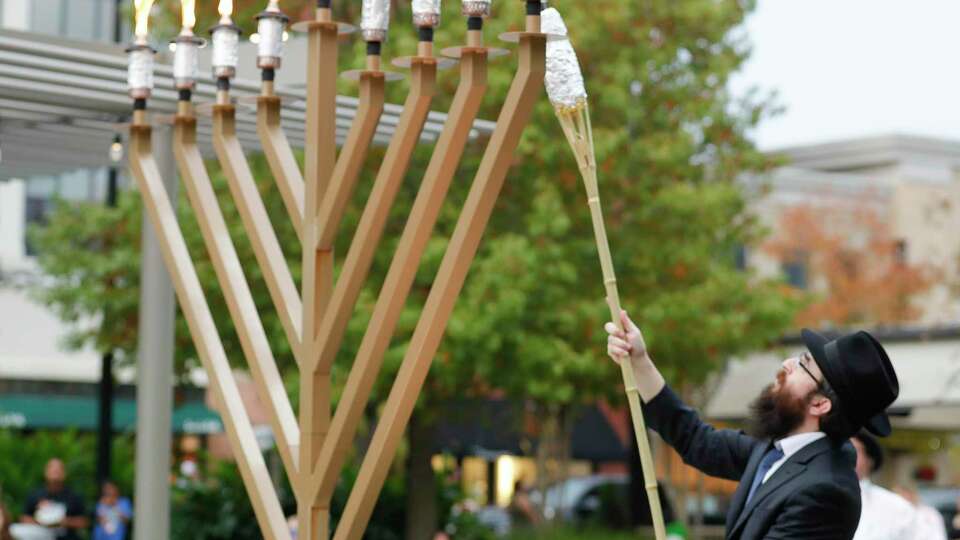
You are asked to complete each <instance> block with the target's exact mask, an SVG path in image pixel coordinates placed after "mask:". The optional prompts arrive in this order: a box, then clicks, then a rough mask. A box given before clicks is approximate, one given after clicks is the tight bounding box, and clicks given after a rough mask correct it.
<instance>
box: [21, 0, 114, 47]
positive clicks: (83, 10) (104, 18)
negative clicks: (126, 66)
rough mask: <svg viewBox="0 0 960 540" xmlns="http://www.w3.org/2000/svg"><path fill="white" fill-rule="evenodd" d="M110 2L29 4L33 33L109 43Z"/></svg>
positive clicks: (33, 0) (42, 0) (45, 0)
mask: <svg viewBox="0 0 960 540" xmlns="http://www.w3.org/2000/svg"><path fill="white" fill-rule="evenodd" d="M116 9H117V3H116V2H115V1H113V0H30V21H29V28H30V30H31V31H33V32H37V33H40V34H48V35H54V36H60V37H66V38H71V39H81V40H92V41H113V21H114V16H115V13H116Z"/></svg>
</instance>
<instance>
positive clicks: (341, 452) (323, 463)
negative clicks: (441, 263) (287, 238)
mask: <svg viewBox="0 0 960 540" xmlns="http://www.w3.org/2000/svg"><path fill="white" fill-rule="evenodd" d="M460 73H461V74H460V84H459V85H458V87H457V92H456V94H455V95H454V98H453V103H452V105H451V107H450V111H449V112H448V114H447V122H446V124H445V125H444V128H443V132H442V133H441V134H440V138H439V140H438V141H437V145H436V147H435V148H434V151H433V155H432V156H431V158H430V164H429V165H428V166H427V170H426V173H425V175H424V178H423V182H422V183H421V185H420V189H419V191H418V193H417V198H416V200H415V201H414V204H413V209H412V210H411V212H410V216H409V217H408V218H407V224H406V226H405V227H404V230H403V235H402V236H401V237H400V243H399V245H398V247H397V252H396V254H395V255H394V258H393V261H392V262H391V264H390V269H389V271H388V272H387V277H386V279H385V280H384V282H383V286H382V287H381V289H380V296H379V298H378V299H377V304H376V306H375V307H374V310H373V315H372V317H371V319H370V323H369V325H368V327H367V331H366V333H365V334H364V337H363V341H362V342H361V344H360V350H359V352H358V353H357V357H356V358H355V360H354V362H353V364H352V368H351V370H350V376H349V378H348V379H347V382H346V385H345V386H344V390H343V398H342V399H341V400H340V404H339V405H338V406H337V410H336V413H335V414H334V417H333V422H332V423H331V425H330V432H329V435H328V437H327V440H326V441H325V442H324V444H323V449H322V450H321V453H320V464H319V466H318V467H317V470H316V473H315V475H320V478H319V483H318V484H316V485H317V489H318V490H319V497H320V498H321V499H323V500H326V499H329V498H330V497H331V496H332V495H333V490H334V488H335V487H336V483H337V479H338V478H339V477H340V473H341V472H342V470H343V465H344V462H345V461H346V458H347V453H348V451H349V448H350V446H351V443H352V441H353V439H354V436H355V435H356V433H357V428H358V426H359V424H360V420H361V418H362V417H363V411H364V408H365V407H366V405H367V402H368V400H369V398H370V393H371V391H372V389H373V385H374V382H375V381H376V377H377V373H378V372H379V371H380V367H381V365H382V363H383V356H384V354H385V352H386V350H387V347H388V346H389V344H390V338H391V336H392V335H393V332H394V330H395V329H396V325H397V322H398V320H399V318H400V314H401V312H402V310H403V306H404V303H405V302H406V299H407V296H408V295H409V293H410V289H411V287H412V285H413V281H414V278H415V277H416V273H417V268H418V266H419V262H420V259H421V257H422V256H423V252H424V250H425V248H426V246H427V243H428V242H429V240H430V235H431V233H432V232H433V228H434V226H435V224H436V221H437V217H438V215H439V213H440V208H441V207H442V206H443V201H444V199H445V197H446V195H447V191H448V189H449V187H450V182H451V181H452V179H453V176H454V174H455V173H456V170H457V165H458V164H459V162H460V158H461V157H462V156H463V150H464V147H465V146H466V143H467V140H468V139H469V135H470V129H471V128H472V126H473V121H474V119H475V118H476V116H477V112H478V111H479V109H480V104H481V102H482V100H483V95H484V92H485V90H486V87H487V51H486V49H484V48H482V47H478V48H475V49H472V50H469V49H468V50H465V51H464V53H463V55H462V63H461V65H460Z"/></svg>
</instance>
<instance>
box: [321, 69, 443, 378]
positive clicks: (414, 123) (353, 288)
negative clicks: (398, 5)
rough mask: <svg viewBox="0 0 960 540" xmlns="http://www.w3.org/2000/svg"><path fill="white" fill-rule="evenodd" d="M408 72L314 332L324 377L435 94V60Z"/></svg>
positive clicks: (348, 318) (335, 351) (360, 287)
mask: <svg viewBox="0 0 960 540" xmlns="http://www.w3.org/2000/svg"><path fill="white" fill-rule="evenodd" d="M412 68H413V75H412V84H411V88H410V93H409V94H408V96H407V99H406V101H405V102H404V105H403V113H402V114H401V115H400V121H399V123H398V124H397V128H396V131H395V132H394V136H393V138H392V139H391V140H390V144H389V146H388V147H387V152H386V154H385V156H384V158H383V162H382V163H381V164H380V170H379V171H378V173H377V177H376V180H374V184H373V190H372V191H371V192H370V196H369V198H368V199H367V203H366V206H365V207H364V209H363V214H362V215H361V217H360V223H359V224H358V225H357V230H356V232H355V233H354V236H353V240H352V241H351V243H350V249H349V251H348V252H347V257H346V259H345V261H344V263H343V269H342V270H341V272H340V275H341V276H342V277H341V279H340V280H339V281H337V284H336V288H335V289H334V291H333V297H332V299H331V302H330V305H329V306H328V307H327V309H326V311H325V312H324V316H323V322H322V323H321V330H320V332H319V341H318V348H317V351H318V354H317V356H316V357H315V358H312V359H310V361H311V362H315V364H313V369H314V370H315V371H316V372H321V373H329V370H330V366H331V365H332V364H333V360H334V358H335V356H336V353H337V351H338V350H339V347H340V344H341V342H342V339H343V334H344V331H345V330H346V326H347V322H349V320H350V315H351V314H352V312H353V307H354V305H355V303H356V300H357V297H358V296H359V294H360V290H361V289H362V287H363V283H364V281H365V280H366V278H367V274H368V273H369V271H370V265H371V264H372V263H373V256H374V254H375V253H376V249H377V246H378V245H379V243H380V239H381V237H382V235H383V230H384V227H385V226H386V224H387V218H388V217H389V215H390V208H391V207H392V206H393V202H394V200H395V199H396V196H397V193H398V192H399V190H400V184H401V182H402V181H403V177H404V175H405V174H406V172H407V167H408V166H409V165H410V158H411V156H412V155H413V150H414V149H415V148H416V145H417V141H418V140H419V139H420V131H421V130H422V129H423V124H424V122H425V121H426V119H427V114H428V113H429V112H430V103H431V101H432V99H433V95H434V93H435V91H436V77H437V63H436V60H435V59H433V58H422V57H415V58H414V60H413V66H412Z"/></svg>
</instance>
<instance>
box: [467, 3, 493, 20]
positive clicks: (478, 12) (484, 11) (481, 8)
mask: <svg viewBox="0 0 960 540" xmlns="http://www.w3.org/2000/svg"><path fill="white" fill-rule="evenodd" d="M490 1H491V0H463V14H464V15H466V16H467V17H488V16H490Z"/></svg>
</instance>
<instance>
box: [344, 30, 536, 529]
mask: <svg viewBox="0 0 960 540" xmlns="http://www.w3.org/2000/svg"><path fill="white" fill-rule="evenodd" d="M532 19H535V20H533V21H531V20H528V28H529V29H530V30H531V31H530V32H529V33H524V34H523V35H522V36H521V38H520V65H519V68H518V70H517V74H516V75H515V77H514V80H513V83H512V84H511V86H510V91H509V93H508V94H507V98H506V101H505V103H504V106H503V108H502V110H501V111H500V116H499V118H498V120H497V127H496V129H495V130H494V132H493V135H492V137H491V139H490V143H489V144H488V146H487V149H486V151H485V152H484V155H483V160H482V161H481V163H480V168H479V169H478V171H477V174H476V178H475V179H474V183H473V185H472V186H471V189H470V193H469V195H468V196H467V201H466V203H465V204H464V207H463V211H462V213H461V215H460V219H459V220H458V221H457V226H456V228H455V230H454V233H453V236H452V237H451V239H450V244H449V246H448V248H447V252H446V253H445V254H444V257H443V261H442V262H441V264H440V269H439V271H438V272H437V277H436V279H435V280H434V282H433V286H432V287H431V289H430V294H429V296H428V297H427V301H426V304H425V306H424V309H423V312H422V314H421V316H420V321H419V322H418V323H417V327H416V330H415V331H414V334H413V337H412V339H411V341H410V346H409V348H408V350H407V353H406V355H405V356H404V359H403V364H402V365H401V367H400V371H399V373H398V374H397V376H396V378H395V380H394V384H393V387H392V388H391V390H390V395H389V397H388V398H387V402H386V405H385V407H384V412H383V415H382V417H381V418H380V421H379V422H378V424H377V429H376V431H375V433H374V435H373V440H372V441H371V443H370V447H369V449H368V450H367V453H366V455H365V456H364V459H363V464H362V465H361V468H360V473H359V475H358V476H357V481H356V483H355V484H354V486H353V490H352V491H351V492H350V497H349V499H348V500H347V505H346V507H345V508H344V511H343V515H342V517H341V521H340V525H339V526H338V527H337V531H336V534H335V536H334V539H335V540H353V539H359V538H360V537H361V536H362V534H363V530H364V529H365V528H366V525H367V523H368V522H369V520H370V515H371V514H372V512H373V505H374V502H375V500H376V495H377V493H379V491H380V489H381V488H382V487H383V483H384V481H385V480H386V476H387V473H388V471H389V468H390V464H391V462H392V461H393V459H392V458H393V456H394V455H395V453H396V450H397V446H398V445H399V443H400V439H401V437H402V435H403V432H404V430H405V429H406V426H407V423H408V422H409V421H410V415H411V413H412V412H413V406H414V404H415V403H416V400H417V396H418V395H419V393H420V391H421V389H422V388H423V383H424V380H425V379H426V376H427V372H428V371H429V369H430V364H431V363H432V361H433V357H434V355H435V354H436V352H437V348H438V347H439V346H440V340H441V338H442V337H443V333H444V331H445V330H446V325H447V322H448V321H449V318H450V315H451V313H452V312H453V306H454V304H455V302H456V299H457V296H458V295H459V293H460V289H461V288H462V286H463V282H464V280H465V279H466V275H467V271H468V270H469V268H470V264H471V263H472V261H473V258H474V256H475V255H476V252H477V248H478V247H479V245H480V239H481V237H482V235H483V231H484V229H485V228H486V225H487V222H488V221H489V218H490V214H491V213H492V212H493V206H494V203H495V202H496V199H497V196H498V195H499V193H500V189H501V188H502V187H503V182H504V180H505V178H506V175H507V171H508V169H509V168H510V163H511V161H512V160H513V152H514V151H515V150H516V148H517V145H518V144H519V142H520V136H521V134H522V133H523V128H524V126H525V125H526V123H527V121H528V120H529V118H530V115H531V113H532V111H533V106H534V103H535V102H536V99H537V96H539V94H540V89H541V88H542V85H543V75H544V53H545V46H546V36H544V35H543V34H540V33H539V32H538V31H539V27H540V24H539V17H532Z"/></svg>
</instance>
